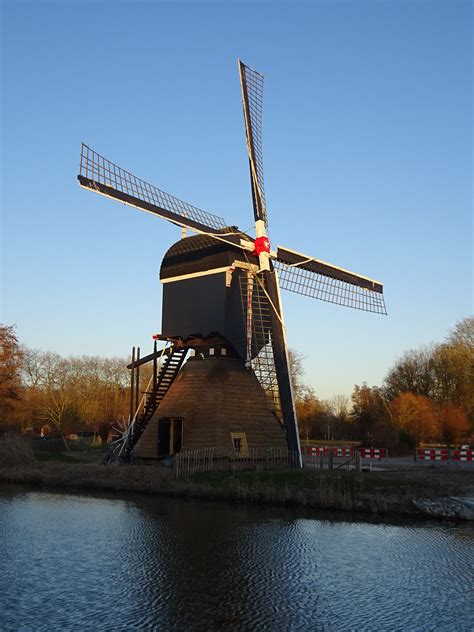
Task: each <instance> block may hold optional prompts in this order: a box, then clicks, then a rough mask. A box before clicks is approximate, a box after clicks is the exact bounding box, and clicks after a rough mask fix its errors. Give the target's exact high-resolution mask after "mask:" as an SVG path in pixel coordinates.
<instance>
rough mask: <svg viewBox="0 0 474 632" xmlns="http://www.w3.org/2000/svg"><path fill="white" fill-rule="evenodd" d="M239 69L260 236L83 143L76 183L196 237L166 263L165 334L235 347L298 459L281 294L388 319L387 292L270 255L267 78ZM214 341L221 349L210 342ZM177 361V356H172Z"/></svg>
mask: <svg viewBox="0 0 474 632" xmlns="http://www.w3.org/2000/svg"><path fill="white" fill-rule="evenodd" d="M238 68H239V75H240V83H241V88H242V104H243V112H244V120H245V129H246V140H247V153H248V160H249V169H250V182H251V192H252V202H253V211H254V221H255V237H252V236H250V235H248V234H246V233H243V232H242V231H240V230H239V229H238V228H237V227H236V226H231V225H229V224H228V223H227V222H225V221H224V220H223V219H222V218H221V217H219V216H216V215H213V214H211V213H208V212H206V211H203V210H201V209H199V208H197V207H195V206H192V205H190V204H187V203H186V202H183V201H182V200H179V199H178V198H176V197H174V196H171V195H169V194H168V193H166V192H164V191H162V190H161V189H158V188H157V187H155V186H153V185H151V184H149V183H147V182H145V181H144V180H141V179H140V178H137V177H136V176H134V175H132V174H131V173H129V172H127V171H125V170H124V169H122V168H121V167H119V166H118V165H116V164H114V163H112V162H110V161H109V160H107V159H105V158H104V157H102V156H100V155H99V154H98V153H96V152H95V151H93V150H92V149H91V148H90V147H88V146H87V145H84V144H83V145H82V151H81V162H80V173H79V175H78V180H79V184H80V185H81V186H82V187H84V188H87V189H90V190H92V191H95V192H96V193H99V194H101V195H105V196H107V197H110V198H113V199H116V200H118V201H120V202H123V203H125V204H128V205H130V206H134V207H136V208H138V209H140V210H144V211H147V212H149V213H152V214H154V215H158V216H159V217H162V218H164V219H167V220H168V221H170V222H172V223H174V224H176V225H178V226H181V227H184V228H189V229H191V230H192V231H193V232H194V233H196V234H197V236H194V237H190V238H186V239H183V240H181V241H180V242H178V243H177V244H175V245H174V246H172V247H171V248H170V250H169V251H168V252H167V253H166V255H165V257H164V259H163V263H162V267H161V273H160V278H161V281H162V283H163V288H164V290H163V291H164V294H163V324H162V334H161V336H160V337H161V338H162V339H167V340H172V341H173V344H174V345H175V348H177V347H176V345H178V346H179V345H181V350H182V349H183V348H196V347H199V345H201V346H206V345H207V347H206V348H207V349H214V348H215V347H216V345H217V347H216V348H220V349H222V348H225V343H226V342H228V343H229V352H230V354H231V355H233V356H234V357H235V358H238V359H240V360H241V361H242V362H243V363H245V367H246V369H247V370H248V371H250V372H251V373H252V375H255V376H256V378H257V379H258V382H259V384H260V386H261V389H263V392H264V393H265V394H266V396H267V400H268V401H269V402H270V405H271V407H272V408H273V411H274V413H275V415H276V416H277V417H279V418H280V419H281V421H282V423H283V424H284V428H285V431H286V439H287V444H288V447H289V449H290V450H294V451H298V452H299V437H298V426H297V419H296V413H295V406H294V398H293V393H292V387H291V379H290V369H289V362H288V350H287V343H286V335H285V326H284V321H283V311H282V306H281V297H280V288H282V289H285V290H289V291H291V292H296V293H298V294H302V295H304V296H309V297H311V298H317V299H320V300H324V301H329V302H331V303H336V304H338V305H342V306H345V307H351V308H355V309H360V310H364V311H369V312H373V313H377V314H386V309H385V303H384V298H383V285H382V284H381V283H380V282H378V281H375V280H373V279H370V278H368V277H365V276H361V275H359V274H355V273H354V272H350V271H349V270H345V269H343V268H340V267H338V266H335V265H333V264H330V263H327V262H325V261H322V260H319V259H316V258H314V257H310V256H306V255H304V254H301V253H299V252H297V251H296V250H292V249H289V248H285V247H281V246H278V247H277V248H276V249H272V248H271V245H270V242H269V239H268V232H267V231H268V214H267V208H266V201H265V190H264V177H263V151H262V107H263V76H262V75H261V74H260V73H258V72H256V71H255V70H252V69H251V68H249V67H248V66H246V65H245V64H243V63H242V62H241V61H239V62H238ZM210 327H212V329H210ZM211 339H212V340H213V341H214V342H209V340H211ZM197 341H198V342H197ZM206 341H207V342H206ZM211 344H213V345H214V347H212V346H210V345H211ZM193 345H194V346H193ZM172 355H173V353H172V352H171V353H169V354H168V357H169V358H171V357H172ZM208 355H209V353H208ZM181 356H182V353H181V355H180V357H179V362H176V363H175V364H176V366H178V365H179V366H178V370H179V368H181V366H182V364H183V360H182V357H181ZM203 357H204V354H203ZM206 357H207V356H206ZM170 362H171V361H170ZM171 364H172V362H171ZM188 372H189V371H188ZM175 373H176V374H177V372H175ZM201 373H202V371H201ZM176 374H173V378H172V379H171V378H170V379H168V381H167V382H166V381H163V383H162V384H161V395H160V397H158V396H157V397H156V398H155V399H156V400H157V401H156V402H155V403H153V401H154V397H152V398H151V399H152V404H151V405H149V407H148V410H147V413H146V420H145V421H144V422H143V423H142V424H141V427H140V432H136V433H135V435H133V439H132V440H131V439H130V436H131V435H130V433H129V434H128V439H127V440H128V442H129V443H128V446H129V450H132V449H133V447H134V445H135V444H136V443H137V442H138V441H139V439H140V437H141V435H142V433H143V430H144V429H145V427H146V425H147V424H148V422H149V421H150V419H152V417H153V415H154V414H155V411H156V409H157V408H159V406H160V405H161V404H160V402H161V401H163V402H166V397H168V400H170V394H168V395H166V387H165V384H171V383H172V382H173V381H174V378H175V377H176ZM159 381H160V380H159V379H157V382H156V384H155V387H156V388H158V382H159ZM173 388H175V387H173ZM196 397H199V394H198V393H196ZM163 398H164V399H163ZM164 405H165V404H164V403H163V406H164ZM168 407H169V403H168Z"/></svg>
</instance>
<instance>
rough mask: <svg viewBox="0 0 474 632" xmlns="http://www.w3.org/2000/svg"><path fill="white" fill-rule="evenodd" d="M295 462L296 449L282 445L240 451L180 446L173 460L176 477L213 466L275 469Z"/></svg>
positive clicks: (232, 468)
mask: <svg viewBox="0 0 474 632" xmlns="http://www.w3.org/2000/svg"><path fill="white" fill-rule="evenodd" d="M297 465H298V453H297V452H291V451H289V450H286V449H285V448H282V449H280V448H249V449H247V450H246V451H245V452H242V453H235V452H234V451H233V450H231V449H230V450H223V449H221V448H201V449H199V450H181V452H179V453H178V454H176V455H175V456H174V460H173V468H174V473H175V476H176V478H184V477H185V476H190V475H191V474H194V473H195V472H211V471H213V470H216V471H229V470H230V471H233V470H276V469H290V468H293V467H297Z"/></svg>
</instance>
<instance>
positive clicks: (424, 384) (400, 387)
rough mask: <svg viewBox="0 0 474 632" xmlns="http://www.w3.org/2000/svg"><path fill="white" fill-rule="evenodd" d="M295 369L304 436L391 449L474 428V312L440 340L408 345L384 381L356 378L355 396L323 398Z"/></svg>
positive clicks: (457, 439)
mask: <svg viewBox="0 0 474 632" xmlns="http://www.w3.org/2000/svg"><path fill="white" fill-rule="evenodd" d="M297 360H298V361H297V363H296V366H297V368H301V366H302V362H301V357H299V358H298V359H297ZM294 375H295V377H296V383H295V384H294V387H295V391H296V393H297V413H298V421H299V425H300V433H301V436H302V439H326V440H330V439H332V440H338V441H343V440H351V439H355V440H360V441H363V442H364V443H365V444H367V445H380V446H385V447H389V448H392V449H393V448H395V449H396V448H398V447H400V448H402V447H406V448H413V447H415V446H417V445H419V444H420V443H442V444H448V445H453V444H459V443H464V442H468V441H469V437H470V436H471V435H472V433H473V431H474V318H471V317H469V318H465V319H464V320H462V321H460V322H459V323H457V325H456V326H455V327H454V328H453V330H452V331H451V332H450V333H449V334H448V336H447V337H446V339H445V340H444V341H443V342H441V343H438V344H432V345H429V346H424V347H420V348H419V349H415V350H410V351H407V352H406V353H405V354H404V355H403V356H402V357H400V358H399V359H397V360H396V361H395V363H394V365H393V366H392V367H391V368H390V369H389V371H388V373H387V375H386V377H385V379H384V381H383V383H382V384H381V385H380V386H369V385H368V384H367V383H366V382H363V383H362V384H356V385H355V386H354V389H353V391H352V395H351V398H350V400H349V398H347V397H345V396H344V395H338V396H335V397H333V398H332V399H330V400H326V401H324V400H320V399H319V398H318V397H317V396H316V394H315V393H314V390H313V389H311V388H308V387H306V386H305V385H304V384H302V383H301V380H300V381H298V376H301V372H300V371H299V372H298V371H295V372H294Z"/></svg>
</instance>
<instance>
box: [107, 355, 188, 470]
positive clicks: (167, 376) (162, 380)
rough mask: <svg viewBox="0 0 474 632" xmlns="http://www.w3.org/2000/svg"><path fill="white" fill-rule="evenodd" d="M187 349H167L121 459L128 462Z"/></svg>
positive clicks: (177, 370) (181, 362)
mask: <svg viewBox="0 0 474 632" xmlns="http://www.w3.org/2000/svg"><path fill="white" fill-rule="evenodd" d="M187 352H188V349H187V348H186V347H170V348H169V350H168V349H167V354H166V356H165V361H164V363H163V365H162V366H161V369H160V371H159V373H158V378H157V380H156V384H155V386H154V387H153V390H152V391H151V392H149V393H147V398H146V403H145V405H144V407H143V410H142V412H141V413H140V414H139V415H137V417H136V420H135V422H134V423H133V427H132V428H131V432H130V433H129V436H128V441H127V445H126V446H125V449H124V450H123V452H122V455H121V459H120V460H121V461H122V462H125V463H128V462H130V460H131V458H132V454H133V449H134V447H135V446H136V444H137V442H138V440H139V439H140V437H141V436H142V434H143V432H144V431H145V428H146V427H147V425H148V423H149V422H150V420H151V418H152V417H153V415H154V414H155V412H156V409H157V408H158V406H159V405H160V403H161V402H162V400H163V398H164V396H165V395H166V393H167V392H168V389H169V387H170V386H171V384H172V383H173V382H174V380H175V379H176V377H177V375H178V373H179V371H180V369H181V367H182V366H183V364H184V361H185V360H186V354H187Z"/></svg>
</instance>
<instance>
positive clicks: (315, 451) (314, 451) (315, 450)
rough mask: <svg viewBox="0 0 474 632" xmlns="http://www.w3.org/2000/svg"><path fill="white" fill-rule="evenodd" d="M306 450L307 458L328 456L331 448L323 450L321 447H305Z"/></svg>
mask: <svg viewBox="0 0 474 632" xmlns="http://www.w3.org/2000/svg"><path fill="white" fill-rule="evenodd" d="M305 449H306V456H321V454H322V455H323V456H328V454H329V448H322V447H321V446H319V445H316V446H313V445H307V446H305Z"/></svg>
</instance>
